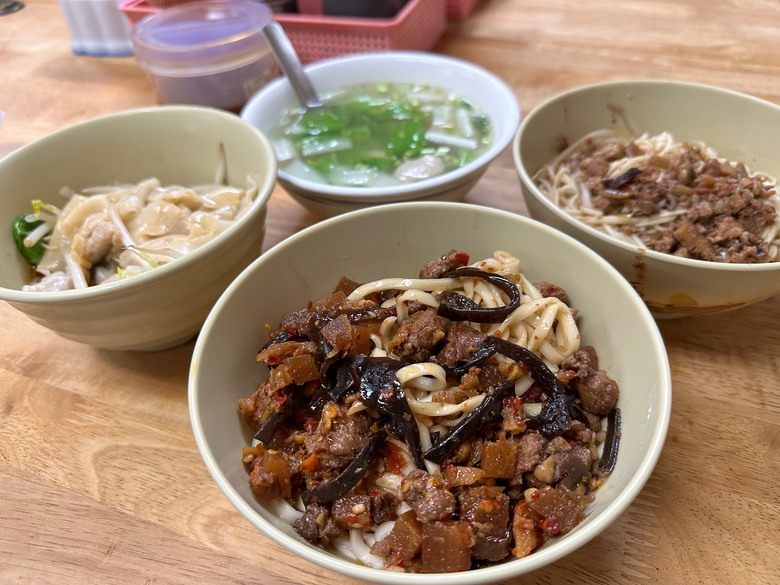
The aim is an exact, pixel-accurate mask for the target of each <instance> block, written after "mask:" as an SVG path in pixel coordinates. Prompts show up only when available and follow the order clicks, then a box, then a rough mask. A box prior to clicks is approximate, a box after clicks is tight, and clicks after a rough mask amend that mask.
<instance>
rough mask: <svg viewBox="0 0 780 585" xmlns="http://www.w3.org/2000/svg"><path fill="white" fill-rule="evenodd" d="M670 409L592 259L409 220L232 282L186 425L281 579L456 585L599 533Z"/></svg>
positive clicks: (440, 216) (277, 259)
mask: <svg viewBox="0 0 780 585" xmlns="http://www.w3.org/2000/svg"><path fill="white" fill-rule="evenodd" d="M268 283H273V286H268ZM492 350H496V352H495V353H493V351H492ZM596 359H597V360H598V361H597V362H596V361H594V360H596ZM581 360H582V361H581ZM586 362H588V363H590V365H589V366H588V365H586ZM575 363H576V364H579V365H575ZM454 364H460V365H459V367H457V368H455V369H451V366H453V365H454ZM477 364H479V365H477ZM520 364H523V365H520ZM575 370H576V371H575ZM586 372H587V373H586ZM526 374H527V375H526ZM556 376H557V378H556ZM554 378H555V379H558V380H562V381H563V380H566V384H565V385H566V388H565V389H564V388H563V382H561V385H559V384H558V382H556V381H555V379H554ZM532 379H533V382H532V381H531V380H532ZM585 379H587V380H588V383H587V384H584V385H579V386H578V382H577V380H579V381H582V380H585ZM575 387H576V388H578V389H577V390H575V389H574V388H575ZM583 391H584V393H583ZM591 391H593V393H592V394H591ZM671 391H672V387H671V376H670V370H669V364H668V360H667V357H666V352H665V350H664V346H663V340H662V339H661V336H660V334H659V332H658V329H657V326H656V323H655V321H654V320H653V319H652V317H651V315H650V312H649V311H648V309H647V307H646V306H645V305H644V304H643V303H642V301H641V299H640V298H639V296H638V295H637V294H636V292H635V291H634V290H633V289H632V288H631V286H630V285H629V284H628V283H627V282H626V281H625V280H624V279H623V278H622V277H621V276H620V274H619V273H618V272H617V271H616V270H615V269H614V268H613V267H612V266H610V265H609V264H608V263H607V262H606V261H605V260H604V259H603V258H601V257H599V256H598V255H597V254H596V253H594V252H593V251H591V250H589V249H588V248H587V247H585V246H583V245H582V244H580V243H579V242H577V241H576V240H574V239H573V238H570V237H568V236H566V235H564V234H562V233H561V232H559V231H557V230H554V229H552V228H550V227H548V226H545V225H543V224H541V223H538V222H535V221H533V220H531V219H529V218H527V217H522V216H519V215H517V214H513V213H509V212H505V211H500V210H495V209H490V208H487V207H484V206H476V205H471V204H467V203H450V202H438V201H425V202H421V201H414V202H402V203H393V204H388V205H383V206H374V207H371V208H367V209H362V210H359V211H355V212H351V213H347V214H342V215H340V216H337V217H333V218H329V219H326V220H324V221H321V222H318V223H316V224H315V225H313V226H311V227H309V228H307V229H305V230H302V231H301V232H299V233H297V234H295V235H293V236H291V237H290V238H288V239H287V240H285V241H284V242H282V243H281V244H279V245H277V246H275V247H274V248H273V249H271V250H269V251H268V252H267V253H265V254H264V255H263V256H262V257H260V258H259V259H258V260H257V261H255V262H254V263H253V264H252V265H251V266H250V267H248V268H247V269H246V270H245V271H244V272H243V273H242V274H241V275H240V276H239V277H238V278H237V279H236V280H235V281H234V282H233V284H231V286H230V287H229V288H228V289H227V290H226V291H225V293H224V294H223V295H222V297H221V298H220V300H219V301H218V303H217V304H216V305H215V307H214V309H213V310H212V312H211V313H210V314H209V317H208V319H207V322H206V324H205V325H204V328H203V331H202V332H201V335H200V336H199V338H198V341H197V343H196V346H195V350H194V352H193V360H192V367H191V369H190V378H189V407H190V419H191V421H192V427H193V434H194V437H195V440H196V442H197V445H198V448H199V450H200V453H201V455H202V457H203V460H204V462H205V465H206V467H207V468H208V470H209V471H210V473H211V475H212V477H213V478H214V480H215V482H216V483H217V485H218V486H219V488H220V489H221V490H222V492H223V493H224V494H225V496H226V497H227V499H228V500H229V501H230V502H231V503H232V504H233V505H234V506H235V507H236V508H237V509H238V510H239V511H240V513H241V514H242V515H243V517H244V518H245V519H246V520H247V521H248V522H249V523H251V525H252V526H254V527H256V528H257V529H258V530H259V531H261V532H262V533H263V534H264V535H265V536H267V537H268V538H269V539H270V540H272V541H274V542H276V543H278V544H279V545H281V546H283V547H284V548H286V549H287V550H288V551H289V552H290V554H291V555H296V556H297V557H300V563H302V564H301V567H302V570H307V569H305V567H304V565H305V564H306V563H315V564H317V565H320V566H322V567H326V568H327V569H329V570H331V571H333V572H334V575H333V580H334V581H338V574H341V575H346V576H348V577H351V578H353V579H356V580H358V581H360V582H375V583H386V584H388V585H390V584H393V585H395V584H401V585H406V584H409V585H411V584H421V583H426V584H427V583H431V584H438V585H456V584H462V585H466V584H472V583H492V582H502V583H504V582H509V581H510V580H513V579H515V580H516V579H517V578H518V577H519V576H520V575H523V574H525V573H528V572H530V571H533V570H535V569H539V568H540V567H543V566H545V565H547V564H549V563H553V562H555V561H556V560H559V559H561V558H562V557H563V556H565V555H567V554H569V553H571V552H573V551H575V550H577V549H579V548H580V547H584V546H586V543H587V542H588V541H590V540H591V539H592V538H595V537H597V536H598V535H599V534H600V533H602V531H603V530H605V529H606V528H607V527H608V526H609V525H610V523H612V522H613V521H614V520H615V519H616V518H618V517H619V516H620V514H621V513H622V512H623V511H625V510H626V508H627V507H628V506H630V505H631V502H632V500H633V499H634V498H635V497H636V496H637V494H638V493H639V491H640V490H641V489H642V486H643V485H644V483H645V482H646V481H647V479H648V477H649V476H650V474H651V472H652V469H653V467H654V465H655V462H656V460H657V458H658V456H659V454H660V452H661V449H662V447H663V443H664V437H665V435H666V431H667V427H668V424H669V416H670V408H671ZM577 393H580V394H579V397H578V396H577ZM586 395H587V396H586ZM596 396H599V397H600V398H599V399H596V400H592V398H595V397H596ZM545 403H546V404H547V405H548V406H543V404H545ZM586 411H587V412H586ZM554 413H557V414H554ZM618 415H619V416H618ZM543 421H547V422H543ZM554 421H555V422H554ZM583 421H588V422H587V423H585V422H583ZM610 421H611V422H610ZM540 423H541V424H542V425H543V426H541V427H540V426H539V425H540ZM548 423H549V424H548ZM615 439H618V440H617V442H616V441H615ZM542 503H544V505H542ZM581 554H582V555H585V556H587V554H586V553H585V552H584V551H582V552H581ZM580 558H582V557H580ZM285 562H287V561H285ZM289 562H293V560H290V561H289ZM512 582H515V581H512Z"/></svg>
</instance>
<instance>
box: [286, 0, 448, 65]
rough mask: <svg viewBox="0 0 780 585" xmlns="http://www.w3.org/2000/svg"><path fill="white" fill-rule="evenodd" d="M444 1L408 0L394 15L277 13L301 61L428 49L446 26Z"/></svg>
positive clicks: (307, 61)
mask: <svg viewBox="0 0 780 585" xmlns="http://www.w3.org/2000/svg"><path fill="white" fill-rule="evenodd" d="M444 2H445V0H410V1H409V2H407V3H406V5H405V6H404V7H403V9H401V11H400V12H399V13H398V14H397V15H396V16H395V17H394V18H342V17H332V16H322V15H314V14H287V13H277V14H275V15H274V18H275V19H276V20H277V22H279V24H281V25H282V28H284V31H285V32H286V33H287V36H288V37H290V42H292V44H293V46H294V47H295V50H296V51H297V52H298V55H299V56H300V59H301V61H302V62H303V63H310V62H312V61H318V60H320V59H326V58H329V57H336V56H338V55H344V54H347V53H361V52H369V51H386V50H393V49H397V50H401V49H404V50H418V51H429V50H431V49H432V48H433V46H434V45H435V44H436V43H437V42H438V40H439V39H440V38H441V36H442V35H443V34H444V30H445V29H446V26H447V15H446V9H445V5H444Z"/></svg>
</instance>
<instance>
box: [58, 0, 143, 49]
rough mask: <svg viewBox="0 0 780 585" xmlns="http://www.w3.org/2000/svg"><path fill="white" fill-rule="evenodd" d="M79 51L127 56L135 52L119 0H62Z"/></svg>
mask: <svg viewBox="0 0 780 585" xmlns="http://www.w3.org/2000/svg"><path fill="white" fill-rule="evenodd" d="M60 9H61V10H62V14H63V16H64V17H65V24H66V25H67V27H68V32H69V33H70V44H71V49H72V50H73V52H74V53H75V54H76V55H89V56H91V57H126V56H130V55H132V54H133V42H132V40H131V32H130V31H131V29H130V26H129V25H128V23H127V20H126V19H125V17H124V16H122V12H121V11H120V9H119V1H118V0H60Z"/></svg>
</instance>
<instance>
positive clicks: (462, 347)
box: [437, 321, 485, 366]
mask: <svg viewBox="0 0 780 585" xmlns="http://www.w3.org/2000/svg"><path fill="white" fill-rule="evenodd" d="M484 340H485V334H484V333H482V332H481V331H477V330H476V329H474V328H473V327H470V326H468V325H465V324H464V323H460V322H457V321H454V322H451V323H449V324H448V325H447V337H446V342H445V344H444V347H443V348H442V349H441V351H440V352H439V353H438V354H437V357H438V359H439V361H440V362H441V363H443V364H445V365H448V366H454V365H456V364H457V363H458V362H459V361H463V360H466V359H468V358H470V357H471V356H472V355H473V354H474V351H476V349H477V348H478V347H479V346H480V344H481V343H482V342H483V341H484Z"/></svg>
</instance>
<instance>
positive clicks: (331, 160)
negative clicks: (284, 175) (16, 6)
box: [270, 83, 492, 186]
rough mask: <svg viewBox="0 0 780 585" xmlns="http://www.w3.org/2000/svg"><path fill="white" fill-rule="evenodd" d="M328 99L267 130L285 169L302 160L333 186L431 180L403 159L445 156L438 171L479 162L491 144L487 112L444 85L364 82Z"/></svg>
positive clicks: (293, 113) (299, 163) (293, 114)
mask: <svg viewBox="0 0 780 585" xmlns="http://www.w3.org/2000/svg"><path fill="white" fill-rule="evenodd" d="M324 101H325V105H324V106H323V107H321V108H315V109H311V110H307V111H304V112H303V113H301V112H300V111H296V110H291V111H289V112H287V113H286V114H285V115H284V116H282V122H281V123H280V125H279V126H278V127H277V128H275V129H272V131H271V132H270V134H271V136H272V138H274V139H275V140H276V142H277V155H278V157H279V162H280V166H282V168H288V172H291V173H292V172H294V169H296V168H298V169H300V168H302V167H301V164H302V165H305V166H304V167H303V168H305V167H308V168H309V169H313V170H315V171H317V172H318V173H319V174H320V175H321V176H322V177H323V178H324V179H325V180H326V181H328V182H331V183H336V184H355V185H358V184H360V185H367V186H370V184H371V181H372V180H380V179H381V180H382V181H383V182H384V183H385V184H387V183H388V182H395V183H400V182H402V181H410V180H419V179H421V178H426V176H418V175H417V174H415V173H409V172H405V171H404V169H403V168H400V169H399V167H401V165H403V164H404V163H407V162H410V161H411V163H412V164H413V163H414V161H416V160H418V159H420V157H428V158H430V157H434V158H436V159H437V161H440V162H437V163H436V164H435V165H433V167H435V169H436V171H435V173H437V174H438V173H441V172H447V171H450V170H453V169H456V168H459V167H462V166H463V165H465V164H468V163H469V162H471V161H472V160H474V159H475V158H476V157H477V156H479V154H480V153H481V152H482V151H484V150H485V148H487V146H488V145H489V144H490V141H491V132H492V129H491V124H490V120H489V119H488V117H487V116H486V115H485V114H484V113H482V112H480V111H478V110H477V109H476V108H474V107H473V106H472V105H471V104H469V103H468V102H466V101H465V100H463V99H462V98H460V97H458V96H453V95H451V94H449V93H448V92H446V91H445V90H443V89H440V88H434V87H429V86H420V85H409V84H397V83H396V84H391V83H380V84H375V85H373V86H371V85H362V86H354V87H351V88H347V89H345V90H344V91H343V92H339V93H336V94H334V95H333V96H331V97H329V98H328V97H326V99H325V100H324ZM296 161H297V163H296V164H293V163H295V162H296ZM418 174H419V173H418ZM350 181H358V182H354V183H353V182H350Z"/></svg>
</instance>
